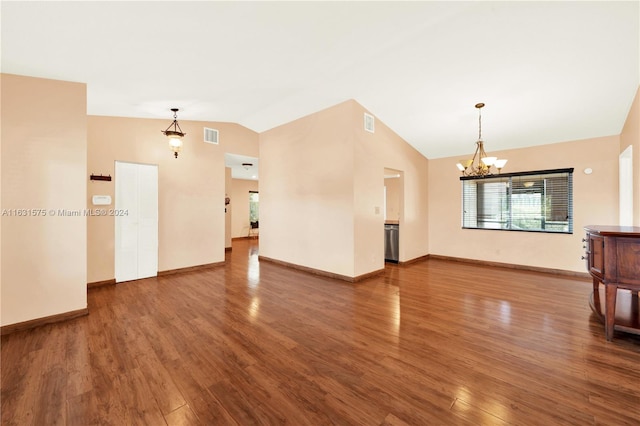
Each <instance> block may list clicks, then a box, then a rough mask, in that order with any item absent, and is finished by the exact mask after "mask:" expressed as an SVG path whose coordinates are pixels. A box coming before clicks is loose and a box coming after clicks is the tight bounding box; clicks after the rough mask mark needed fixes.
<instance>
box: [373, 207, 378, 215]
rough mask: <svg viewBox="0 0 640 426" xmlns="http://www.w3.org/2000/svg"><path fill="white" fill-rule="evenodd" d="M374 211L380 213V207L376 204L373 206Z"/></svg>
mask: <svg viewBox="0 0 640 426" xmlns="http://www.w3.org/2000/svg"><path fill="white" fill-rule="evenodd" d="M373 212H374V213H375V214H380V207H378V206H375V207H374V208H373Z"/></svg>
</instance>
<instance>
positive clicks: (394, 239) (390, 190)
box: [383, 168, 404, 263]
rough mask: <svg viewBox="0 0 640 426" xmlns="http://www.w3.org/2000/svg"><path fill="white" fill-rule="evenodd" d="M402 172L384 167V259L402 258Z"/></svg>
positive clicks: (395, 260) (391, 260)
mask: <svg viewBox="0 0 640 426" xmlns="http://www.w3.org/2000/svg"><path fill="white" fill-rule="evenodd" d="M403 205H404V172H402V171H400V170H394V169H388V168H385V169H384V207H383V209H384V260H385V261H386V262H392V263H398V262H399V261H400V260H401V259H402V253H401V245H400V241H401V238H400V228H401V226H400V225H401V223H402V220H403V208H402V207H403Z"/></svg>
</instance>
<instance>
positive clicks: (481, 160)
mask: <svg viewBox="0 0 640 426" xmlns="http://www.w3.org/2000/svg"><path fill="white" fill-rule="evenodd" d="M483 106H484V104H483V103H482V102H481V103H478V104H476V108H478V141H477V142H476V152H474V153H473V157H472V158H471V159H470V160H460V162H459V163H458V164H456V166H457V167H458V170H460V171H461V172H462V175H463V176H487V175H490V174H492V173H491V167H492V166H494V167H495V168H496V169H498V173H500V171H501V170H502V168H503V167H504V165H505V164H507V160H505V159H499V158H498V157H490V156H488V155H487V153H486V152H484V142H483V140H482V107H483ZM476 158H477V159H478V162H477V163H476V164H474V162H475V161H476Z"/></svg>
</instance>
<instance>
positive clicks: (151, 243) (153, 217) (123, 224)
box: [115, 161, 158, 282]
mask: <svg viewBox="0 0 640 426" xmlns="http://www.w3.org/2000/svg"><path fill="white" fill-rule="evenodd" d="M115 181H116V201H115V212H116V216H115V231H116V235H115V275H116V277H115V278H116V282H122V281H130V280H137V279H140V278H147V277H154V276H156V275H157V274H158V166H155V165H149V164H134V163H124V162H121V161H116V172H115Z"/></svg>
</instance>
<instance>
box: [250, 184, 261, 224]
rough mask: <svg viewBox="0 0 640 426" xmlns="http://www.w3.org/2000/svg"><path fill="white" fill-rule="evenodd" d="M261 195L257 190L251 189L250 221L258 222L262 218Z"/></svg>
mask: <svg viewBox="0 0 640 426" xmlns="http://www.w3.org/2000/svg"><path fill="white" fill-rule="evenodd" d="M258 201H259V196H258V192H256V191H249V223H258V220H259V219H260V209H259V204H258Z"/></svg>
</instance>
